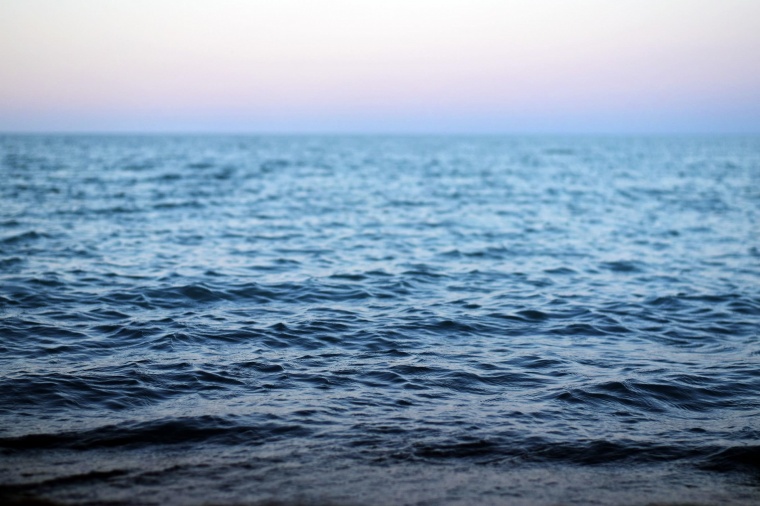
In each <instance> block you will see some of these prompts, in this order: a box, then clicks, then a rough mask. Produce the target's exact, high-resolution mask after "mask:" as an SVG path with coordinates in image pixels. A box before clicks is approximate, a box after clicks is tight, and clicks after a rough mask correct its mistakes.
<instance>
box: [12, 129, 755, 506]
mask: <svg viewBox="0 0 760 506" xmlns="http://www.w3.org/2000/svg"><path fill="white" fill-rule="evenodd" d="M0 378H1V379H0V485H2V487H0V494H4V495H5V496H6V497H7V496H8V495H16V496H18V495H25V494H33V495H35V496H42V497H49V498H52V499H55V500H57V501H63V502H76V503H88V502H89V503H93V502H94V503H99V502H103V501H122V502H127V503H139V504H154V503H155V504H207V503H214V504H227V503H229V504H241V503H246V502H253V503H255V502H257V501H264V500H276V501H286V502H288V501H302V502H306V503H313V502H316V503H319V502H320V501H325V502H328V503H330V504H557V503H562V504H590V503H602V504H646V503H649V502H653V501H656V502H678V501H680V502H684V501H687V502H688V501H696V502H707V503H715V504H721V503H735V504H753V503H756V501H758V500H760V139H757V138H704V137H703V138H692V139H689V138H641V139H603V138H602V139H593V138H499V137H490V138H487V137H483V138H465V137H461V138H426V137H409V138H381V137H356V138H350V137H323V138H317V137H312V138H308V137H303V138H302V137H279V138H278V137H244V136H241V137H170V136H163V137H161V136H157V137H107V136H102V137H98V136H92V137H85V136H5V137H2V138H0Z"/></svg>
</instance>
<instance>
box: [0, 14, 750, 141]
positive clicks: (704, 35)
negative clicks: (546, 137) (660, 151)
mask: <svg viewBox="0 0 760 506" xmlns="http://www.w3.org/2000/svg"><path fill="white" fill-rule="evenodd" d="M759 20H760V0H208V1H201V0H0V131H3V132H219V133H223V132H255V133H516V134H522V133H526V134H533V133H550V134H563V133H568V134H575V133H593V134H605V133H612V134H619V133H622V134H637V133H675V134H678V133H750V134H757V133H760V21H759Z"/></svg>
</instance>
